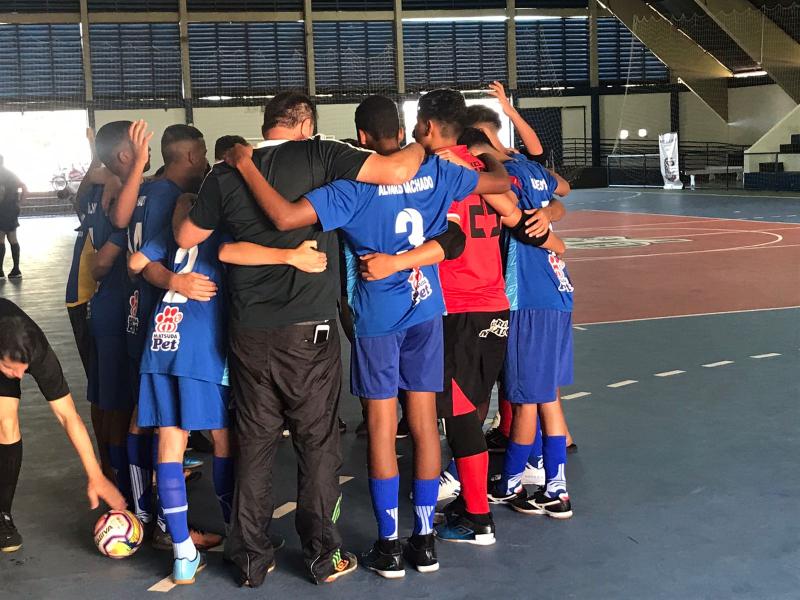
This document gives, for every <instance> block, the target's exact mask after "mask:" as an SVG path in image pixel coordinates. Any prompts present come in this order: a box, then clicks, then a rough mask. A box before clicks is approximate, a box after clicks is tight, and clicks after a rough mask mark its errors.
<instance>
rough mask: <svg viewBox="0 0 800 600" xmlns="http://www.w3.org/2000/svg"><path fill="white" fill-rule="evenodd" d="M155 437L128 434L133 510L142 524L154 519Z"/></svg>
mask: <svg viewBox="0 0 800 600" xmlns="http://www.w3.org/2000/svg"><path fill="white" fill-rule="evenodd" d="M152 443H153V436H151V435H139V434H136V433H129V434H128V462H129V463H130V475H131V493H132V496H133V510H134V512H135V513H136V516H137V517H139V520H140V521H141V522H142V523H149V522H150V521H151V520H152V519H151V516H152V495H153V447H152Z"/></svg>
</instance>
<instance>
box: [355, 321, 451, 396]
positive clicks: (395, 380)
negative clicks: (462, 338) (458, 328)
mask: <svg viewBox="0 0 800 600" xmlns="http://www.w3.org/2000/svg"><path fill="white" fill-rule="evenodd" d="M443 383H444V348H443V340H442V317H436V318H435V319H431V320H430V321H425V322H423V323H419V324H418V325H414V326H412V327H409V328H408V329H404V330H403V331H398V332H397V333H390V334H389V335H382V336H379V337H363V338H360V337H356V339H355V341H354V342H353V347H352V354H351V358H350V391H351V392H352V393H353V395H354V396H359V397H361V398H369V399H372V400H383V399H387V398H396V397H397V392H398V390H400V389H403V390H407V391H409V392H441V391H442V386H443Z"/></svg>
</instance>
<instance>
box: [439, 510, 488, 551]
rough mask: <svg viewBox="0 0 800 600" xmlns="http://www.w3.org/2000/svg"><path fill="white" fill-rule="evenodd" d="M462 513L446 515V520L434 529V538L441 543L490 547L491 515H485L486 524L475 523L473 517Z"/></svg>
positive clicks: (455, 512)
mask: <svg viewBox="0 0 800 600" xmlns="http://www.w3.org/2000/svg"><path fill="white" fill-rule="evenodd" d="M470 517H471V515H469V514H465V513H462V512H457V511H453V512H451V513H450V514H448V515H447V520H446V521H445V522H444V523H442V524H441V525H439V526H437V527H436V528H435V529H434V533H435V534H436V537H437V538H439V539H440V540H442V541H443V542H457V543H462V544H473V545H475V546H491V545H492V544H494V543H495V542H496V541H497V540H496V539H495V536H494V533H495V527H494V520H493V519H492V515H491V514H489V515H486V517H487V521H488V522H487V523H485V524H481V523H477V522H476V521H475V517H473V518H470Z"/></svg>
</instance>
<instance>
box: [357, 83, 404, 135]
mask: <svg viewBox="0 0 800 600" xmlns="http://www.w3.org/2000/svg"><path fill="white" fill-rule="evenodd" d="M356 129H359V130H361V131H365V132H366V133H368V134H370V135H371V136H372V138H373V139H375V140H385V139H390V138H396V137H397V134H398V132H399V131H400V115H399V113H398V112H397V105H396V104H395V103H394V101H393V100H392V99H391V98H387V97H386V96H381V95H379V94H376V95H374V96H369V97H368V98H366V99H364V101H363V102H361V104H359V105H358V108H356Z"/></svg>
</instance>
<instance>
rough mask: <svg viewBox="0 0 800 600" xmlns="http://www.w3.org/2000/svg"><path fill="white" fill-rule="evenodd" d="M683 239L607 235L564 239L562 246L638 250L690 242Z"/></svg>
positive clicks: (574, 248)
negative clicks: (655, 245) (644, 247)
mask: <svg viewBox="0 0 800 600" xmlns="http://www.w3.org/2000/svg"><path fill="white" fill-rule="evenodd" d="M691 241H692V240H685V239H683V238H677V237H675V238H629V237H625V236H624V235H608V236H597V237H587V238H564V244H566V246H567V248H570V249H571V250H602V249H607V248H639V247H642V246H652V245H653V244H671V243H673V242H674V243H680V242H691Z"/></svg>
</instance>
